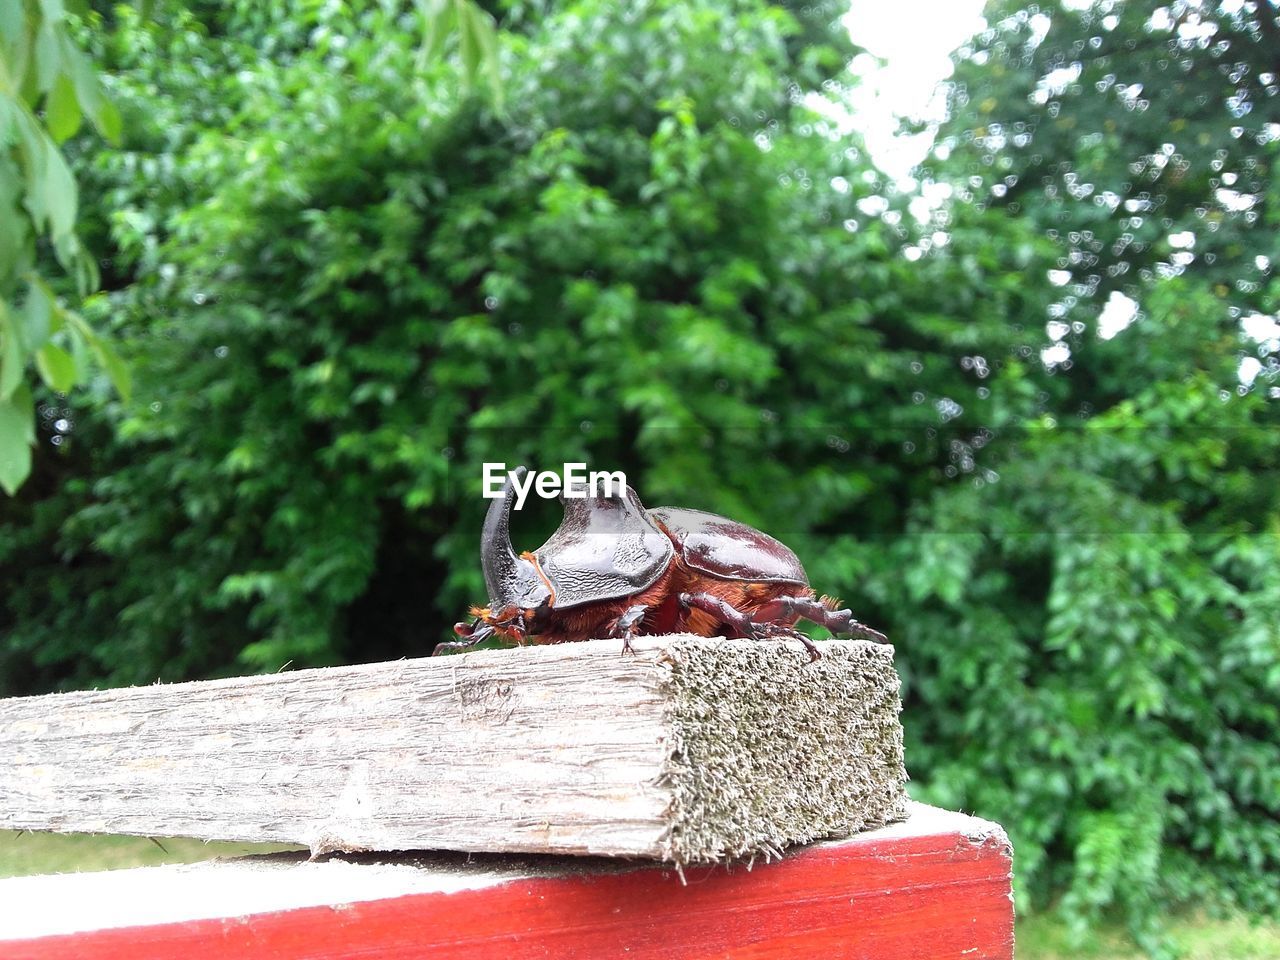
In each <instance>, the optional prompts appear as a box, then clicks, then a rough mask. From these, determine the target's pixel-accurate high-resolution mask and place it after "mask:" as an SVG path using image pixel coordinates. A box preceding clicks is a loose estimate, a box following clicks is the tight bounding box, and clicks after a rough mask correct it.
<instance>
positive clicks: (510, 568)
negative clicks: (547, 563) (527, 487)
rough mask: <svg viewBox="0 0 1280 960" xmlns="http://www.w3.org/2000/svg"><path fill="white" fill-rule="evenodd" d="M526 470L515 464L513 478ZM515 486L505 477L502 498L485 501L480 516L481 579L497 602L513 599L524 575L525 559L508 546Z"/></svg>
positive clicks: (517, 594) (520, 475)
mask: <svg viewBox="0 0 1280 960" xmlns="http://www.w3.org/2000/svg"><path fill="white" fill-rule="evenodd" d="M526 473H528V470H527V469H526V468H525V467H516V469H515V471H514V472H513V475H514V476H515V477H516V479H517V480H521V479H523V478H524V475H525V474H526ZM515 499H516V489H515V485H514V484H512V482H511V478H510V477H508V478H507V480H506V482H505V483H504V484H503V487H502V499H500V500H494V501H493V502H492V503H491V504H489V512H488V513H487V514H485V518H484V532H483V533H482V534H481V540H480V565H481V567H483V568H484V583H485V586H486V587H487V588H488V589H489V597H490V599H492V600H494V601H495V602H497V603H499V604H508V603H515V602H517V600H518V598H519V594H520V592H521V591H520V586H521V585H522V584H523V583H524V582H525V581H526V580H527V579H528V573H527V571H526V570H525V569H524V568H525V567H528V566H529V561H528V560H525V559H523V558H521V557H518V556H516V551H515V548H514V547H512V546H511V507H512V504H514V503H515Z"/></svg>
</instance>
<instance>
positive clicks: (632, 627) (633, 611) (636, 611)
mask: <svg viewBox="0 0 1280 960" xmlns="http://www.w3.org/2000/svg"><path fill="white" fill-rule="evenodd" d="M648 612H649V608H648V607H646V606H645V605H644V604H636V605H635V606H634V607H628V608H627V609H626V610H624V611H623V613H622V615H621V616H620V617H618V619H617V620H615V621H613V623H611V624H609V636H611V637H621V638H622V652H623V653H632V654H634V653H635V651H634V650H632V649H631V641H632V639H633V638H634V637H635V635H636V624H638V623H639V622H640V621H641V620H643V619H644V615H645V614H646V613H648Z"/></svg>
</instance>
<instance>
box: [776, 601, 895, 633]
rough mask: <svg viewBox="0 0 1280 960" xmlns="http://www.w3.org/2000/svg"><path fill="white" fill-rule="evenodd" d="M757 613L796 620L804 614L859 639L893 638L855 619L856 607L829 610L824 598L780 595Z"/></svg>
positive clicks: (779, 618)
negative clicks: (853, 609) (852, 608)
mask: <svg viewBox="0 0 1280 960" xmlns="http://www.w3.org/2000/svg"><path fill="white" fill-rule="evenodd" d="M755 617H756V620H758V621H760V622H770V621H774V622H776V621H780V620H791V621H794V620H795V619H796V618H798V617H803V618H804V619H806V620H812V621H813V622H814V623H816V624H820V625H821V626H824V627H826V628H827V629H828V630H830V631H831V632H832V633H843V634H846V635H848V636H851V637H855V638H857V639H859V640H874V641H875V642H876V643H888V642H889V638H888V637H886V636H885V635H884V634H883V633H881V632H880V631H879V630H873V629H871V628H870V627H868V626H867V625H866V624H865V623H859V622H858V621H857V620H855V619H853V611H852V610H829V609H827V607H826V605H825V604H823V602H822V601H821V600H815V599H814V598H813V597H795V596H785V597H777V598H776V599H773V600H770V601H769V602H768V603H766V604H764V605H763V606H762V607H761V608H760V609H759V610H757V611H756V613H755Z"/></svg>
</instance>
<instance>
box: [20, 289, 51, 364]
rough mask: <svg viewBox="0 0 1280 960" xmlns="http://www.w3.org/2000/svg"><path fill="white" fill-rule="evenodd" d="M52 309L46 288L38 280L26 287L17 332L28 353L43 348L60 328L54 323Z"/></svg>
mask: <svg viewBox="0 0 1280 960" xmlns="http://www.w3.org/2000/svg"><path fill="white" fill-rule="evenodd" d="M54 307H55V304H54V301H53V298H52V297H51V296H50V294H49V290H48V288H47V287H45V285H44V284H43V283H41V282H40V281H39V280H36V281H35V282H33V283H31V285H30V286H28V287H27V299H26V301H25V302H24V303H23V304H22V312H21V314H19V322H18V331H19V333H20V334H21V336H22V342H23V344H24V345H25V346H26V350H27V352H28V353H31V352H33V351H35V350H38V349H39V348H40V347H41V346H43V345H44V343H45V341H46V340H48V339H49V337H50V335H51V334H53V333H55V332H56V330H57V329H58V327H59V326H60V324H58V325H55V323H54V321H55V320H56V319H57V317H56V313H55V310H54Z"/></svg>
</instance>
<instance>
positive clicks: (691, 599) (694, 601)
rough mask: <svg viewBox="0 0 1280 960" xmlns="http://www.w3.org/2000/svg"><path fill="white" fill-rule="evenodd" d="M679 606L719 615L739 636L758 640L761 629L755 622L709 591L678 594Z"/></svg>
mask: <svg viewBox="0 0 1280 960" xmlns="http://www.w3.org/2000/svg"><path fill="white" fill-rule="evenodd" d="M680 606H682V607H684V608H685V609H686V610H688V609H689V608H691V607H692V608H695V609H697V610H701V611H702V612H703V613H709V614H711V615H712V616H715V617H719V618H720V619H721V620H722V621H724V622H725V623H727V624H728V625H729V626H731V627H733V629H734V630H736V631H737V633H738V636H740V637H745V638H746V639H748V640H759V639H760V638H761V631H760V630H758V629H757V628H756V624H755V623H753V622H752V620H751V618H750V617H749V616H747V615H746V614H745V613H743V612H742V611H741V610H739V609H738V608H737V607H734V606H732V605H731V604H728V603H726V602H725V601H723V600H721V599H720V598H719V597H716V596H712V595H711V594H709V593H682V594H680Z"/></svg>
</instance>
